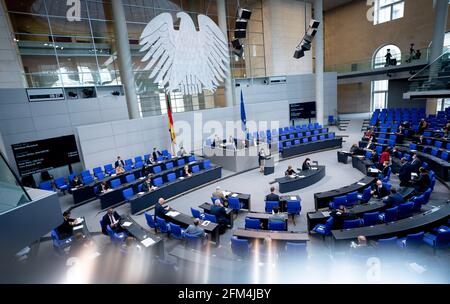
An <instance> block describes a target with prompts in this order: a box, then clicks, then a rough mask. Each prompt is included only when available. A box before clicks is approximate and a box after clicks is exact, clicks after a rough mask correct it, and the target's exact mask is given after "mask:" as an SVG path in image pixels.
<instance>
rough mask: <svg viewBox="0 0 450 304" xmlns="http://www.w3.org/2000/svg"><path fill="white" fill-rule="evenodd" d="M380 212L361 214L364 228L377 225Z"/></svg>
mask: <svg viewBox="0 0 450 304" xmlns="http://www.w3.org/2000/svg"><path fill="white" fill-rule="evenodd" d="M379 217H380V212H369V213H364V214H363V222H364V226H373V225H376V224H378V220H379Z"/></svg>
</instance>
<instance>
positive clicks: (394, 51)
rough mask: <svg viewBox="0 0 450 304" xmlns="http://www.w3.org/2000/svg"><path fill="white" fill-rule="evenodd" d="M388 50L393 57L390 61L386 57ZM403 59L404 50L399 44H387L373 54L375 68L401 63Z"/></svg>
mask: <svg viewBox="0 0 450 304" xmlns="http://www.w3.org/2000/svg"><path fill="white" fill-rule="evenodd" d="M388 50H389V52H390V53H391V58H390V60H389V61H388V60H387V57H386V54H387V53H388ZM401 60H402V52H401V51H400V49H399V48H398V47H397V46H395V45H392V44H390V45H385V46H383V47H381V48H379V49H378V50H377V51H376V52H375V54H374V56H373V68H374V69H379V68H384V67H387V66H390V65H399V64H401Z"/></svg>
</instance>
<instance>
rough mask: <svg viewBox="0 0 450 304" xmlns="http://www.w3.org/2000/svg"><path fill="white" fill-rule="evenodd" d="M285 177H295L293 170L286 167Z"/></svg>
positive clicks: (290, 167)
mask: <svg viewBox="0 0 450 304" xmlns="http://www.w3.org/2000/svg"><path fill="white" fill-rule="evenodd" d="M284 175H285V176H289V175H295V171H294V169H292V166H288V168H287V170H286V172H284Z"/></svg>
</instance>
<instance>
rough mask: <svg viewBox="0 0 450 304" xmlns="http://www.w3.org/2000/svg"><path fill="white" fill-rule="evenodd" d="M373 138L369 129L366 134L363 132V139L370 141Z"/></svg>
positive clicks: (371, 130)
mask: <svg viewBox="0 0 450 304" xmlns="http://www.w3.org/2000/svg"><path fill="white" fill-rule="evenodd" d="M372 136H373V129H372V128H370V129H369V130H367V131H366V132H364V139H367V140H371V139H372Z"/></svg>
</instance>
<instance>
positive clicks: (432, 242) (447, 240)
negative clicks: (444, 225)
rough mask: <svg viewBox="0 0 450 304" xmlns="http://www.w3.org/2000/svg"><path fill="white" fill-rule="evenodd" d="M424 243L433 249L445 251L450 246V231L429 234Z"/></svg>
mask: <svg viewBox="0 0 450 304" xmlns="http://www.w3.org/2000/svg"><path fill="white" fill-rule="evenodd" d="M423 241H424V242H425V243H426V244H427V245H429V246H431V247H433V249H444V248H447V247H449V246H450V230H447V231H442V232H438V233H437V234H436V235H434V234H431V233H427V234H425V236H424V238H423Z"/></svg>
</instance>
